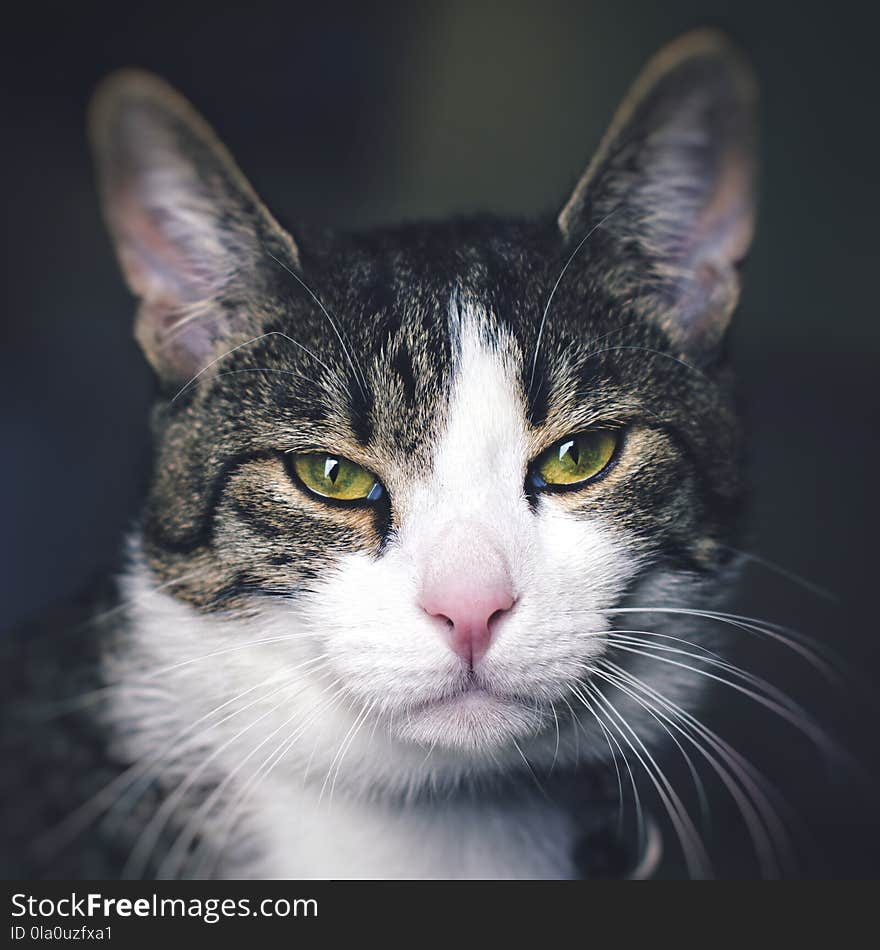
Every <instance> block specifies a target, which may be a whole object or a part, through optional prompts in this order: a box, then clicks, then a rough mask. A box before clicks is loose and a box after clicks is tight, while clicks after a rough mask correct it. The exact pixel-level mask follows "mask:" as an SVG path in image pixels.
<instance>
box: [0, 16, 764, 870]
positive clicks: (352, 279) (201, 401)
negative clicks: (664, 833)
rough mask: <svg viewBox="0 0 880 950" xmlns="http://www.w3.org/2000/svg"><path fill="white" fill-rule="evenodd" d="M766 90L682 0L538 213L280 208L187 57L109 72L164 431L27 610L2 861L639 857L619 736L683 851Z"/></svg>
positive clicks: (733, 440) (142, 321) (333, 862)
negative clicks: (143, 469)
mask: <svg viewBox="0 0 880 950" xmlns="http://www.w3.org/2000/svg"><path fill="white" fill-rule="evenodd" d="M755 103H756V87H755V82H754V79H753V77H752V74H751V71H750V68H749V66H748V65H747V64H746V62H745V61H744V59H743V57H742V55H741V54H740V53H739V51H738V50H737V49H736V48H735V47H733V46H732V44H731V43H730V42H729V41H728V40H727V39H726V38H724V37H723V36H721V35H719V34H717V33H715V32H714V31H708V30H700V31H696V32H694V33H690V34H687V35H685V36H684V37H682V38H680V39H678V40H676V41H675V42H673V43H672V44H671V45H669V46H668V47H666V48H665V49H664V50H662V51H661V52H660V53H659V54H658V55H657V56H656V57H655V58H654V59H653V60H652V61H651V62H650V63H649V65H648V66H647V67H646V69H645V71H644V72H643V74H642V75H641V77H640V78H639V79H638V81H637V82H636V84H635V85H634V87H633V89H632V91H631V92H630V93H629V95H628V97H627V98H626V99H625V101H624V103H623V105H622V106H621V107H620V109H619V111H618V112H617V114H616V117H615V118H614V120H613V122H612V124H611V127H610V130H609V131H608V133H607V134H606V136H605V137H604V139H603V140H602V142H601V143H600V145H599V148H598V151H597V153H596V155H595V157H594V158H593V159H592V161H591V162H590V164H589V166H588V168H587V170H586V172H585V173H584V175H583V177H582V178H581V179H580V181H579V182H578V183H577V185H576V187H575V189H574V191H573V194H572V195H571V197H570V198H569V199H568V201H567V202H566V203H565V204H564V206H563V208H562V210H561V212H559V213H558V215H553V216H549V215H548V216H547V217H546V218H541V219H539V220H534V221H509V220H499V219H495V218H492V217H489V216H482V217H477V218H474V219H461V220H454V221H451V222H445V223H426V224H408V225H403V226H399V227H392V228H386V229H381V230H376V231H372V232H368V233H356V234H338V233H327V232H324V231H320V230H312V229H307V228H303V229H293V231H292V233H288V232H287V231H286V230H284V229H283V228H282V227H281V226H280V225H279V224H278V223H277V221H276V220H275V219H274V218H273V216H272V215H271V214H270V212H269V211H268V210H267V208H266V207H265V206H264V205H263V204H262V202H261V201H260V199H259V198H258V197H257V195H256V193H255V192H254V191H253V189H252V188H251V186H250V185H249V184H248V182H247V181H246V180H245V178H244V177H243V175H242V173H241V172H240V171H239V170H238V168H237V167H236V165H235V164H234V162H233V160H232V158H231V156H230V154H229V153H228V152H227V151H226V149H225V148H224V147H223V145H221V144H220V142H219V141H218V140H217V138H216V137H215V134H214V133H213V131H212V130H211V129H210V128H209V126H208V125H207V124H206V122H205V121H204V120H203V119H202V118H201V117H200V116H199V115H197V114H196V113H195V111H194V110H193V108H192V107H191V106H190V105H189V104H188V103H187V102H186V101H185V100H184V99H183V98H182V97H181V96H180V95H179V94H178V93H176V92H175V91H173V90H172V89H171V88H170V87H169V86H167V85H166V84H165V83H164V82H163V81H162V80H160V79H158V78H156V77H154V76H152V75H149V74H146V73H142V72H138V71H124V72H121V73H118V74H114V75H113V76H111V77H109V78H108V79H106V80H105V81H104V83H103V84H102V86H101V87H100V88H99V90H98V92H97V93H96V95H95V98H94V101H93V104H92V107H91V112H90V134H91V141H92V144H93V148H94V153H95V157H96V163H97V169H98V180H99V185H100V193H101V199H102V203H103V208H104V212H105V216H106V220H107V224H108V227H109V231H110V233H111V235H112V238H113V241H114V244H115V248H116V251H117V254H118V258H119V262H120V265H121V268H122V272H123V274H124V277H125V279H126V281H127V283H128V286H129V287H130V289H131V291H132V292H133V294H134V296H135V297H136V298H137V300H138V312H137V319H136V324H135V334H136V337H137V339H138V341H139V343H140V345H141V347H142V349H143V352H144V354H145V356H146V358H147V360H148V361H149V363H150V364H151V365H152V367H153V369H154V370H155V373H156V378H157V380H158V398H157V402H156V405H155V408H154V411H153V415H152V429H153V434H154V449H155V458H154V468H153V474H152V480H151V483H150V487H149V491H148V494H147V497H146V500H145V504H144V507H143V512H142V516H141V518H140V520H139V523H138V526H137V529H136V530H135V531H134V532H133V533H132V535H131V537H130V538H129V539H128V544H127V548H126V554H125V565H124V568H123V569H122V571H121V573H120V575H119V577H118V579H117V580H116V581H115V582H114V583H113V584H112V585H110V588H109V593H108V594H107V595H106V597H99V598H97V599H92V600H88V601H87V602H86V603H85V606H84V607H83V610H84V612H85V613H86V614H87V615H89V616H91V618H92V619H91V620H89V621H88V622H87V623H85V624H78V623H75V622H74V621H73V619H71V618H72V615H69V614H66V615H65V616H64V618H63V620H64V624H65V626H66V627H68V628H70V629H72V630H74V631H75V632H73V633H68V634H65V635H60V636H59V635H55V634H52V635H51V638H50V636H49V635H43V636H41V635H40V634H39V632H33V631H32V632H31V633H30V634H28V635H27V636H26V637H25V638H24V639H23V640H21V641H17V643H18V645H17V647H16V649H17V650H18V651H19V654H18V655H17V656H16V660H15V664H14V667H15V674H14V676H13V677H11V678H12V679H13V680H14V683H12V684H11V685H10V686H9V688H8V689H7V697H6V699H7V701H9V702H12V703H13V705H14V704H15V703H18V704H24V705H28V706H31V707H34V706H39V705H40V702H41V701H44V706H45V703H48V704H49V707H51V709H52V710H53V712H52V713H51V714H50V715H46V716H44V717H42V718H40V717H39V716H38V717H36V721H32V722H29V724H28V725H27V726H20V725H19V726H15V727H13V729H12V730H11V731H12V732H13V733H14V734H15V735H14V737H13V738H14V740H15V741H17V742H18V745H19V747H21V746H22V745H24V746H26V751H23V752H21V753H20V754H19V753H16V755H17V756H18V757H17V758H16V761H18V762H19V765H18V767H17V768H16V769H14V770H13V769H11V770H9V771H8V773H7V775H6V776H5V779H4V781H5V783H6V785H7V788H6V790H5V796H6V797H7V800H12V801H14V803H15V805H14V811H9V812H8V814H9V815H10V816H12V817H10V818H9V820H5V821H4V824H5V826H6V829H5V831H6V834H7V837H10V838H11V839H12V840H13V844H12V845H10V850H8V851H7V855H8V857H7V859H6V860H7V869H8V870H9V872H10V873H17V874H41V875H49V876H56V877H60V876H72V877H115V876H135V877H138V876H148V877H177V876H190V877H208V876H216V877H252V878H562V879H564V878H573V877H578V876H601V875H618V876H631V877H640V876H647V875H648V874H650V872H651V869H652V867H653V866H655V865H656V859H657V853H658V847H659V842H658V840H657V836H656V831H655V830H651V829H650V828H649V830H648V831H647V832H646V833H645V834H644V835H643V836H641V838H640V839H639V842H640V845H641V847H642V848H643V850H644V852H645V853H644V854H642V855H641V856H640V855H639V854H630V853H628V852H627V850H626V847H625V846H624V844H623V843H622V842H619V841H616V840H615V839H614V836H613V835H612V834H610V832H609V831H608V829H609V828H610V827H611V826H612V825H613V820H612V819H611V818H609V815H613V813H614V808H613V807H611V808H609V800H612V804H615V802H614V801H613V800H614V799H615V798H616V795H617V793H618V788H617V787H616V785H615V784H614V780H613V779H612V778H611V776H613V775H614V773H615V771H616V772H617V777H618V779H620V775H621V772H622V773H623V778H622V779H620V780H621V781H622V782H625V781H626V780H627V770H629V769H631V770H632V771H634V772H642V773H643V775H642V777H641V778H640V779H639V781H642V780H643V779H644V777H647V779H648V781H649V783H650V784H651V785H652V786H654V787H655V788H656V789H657V794H658V797H659V799H660V800H661V801H663V802H664V803H665V804H666V805H667V807H668V808H669V809H670V814H671V815H672V820H673V824H674V825H675V828H676V831H677V833H678V834H679V836H680V838H681V841H682V848H683V850H684V852H685V857H686V859H687V862H688V866H689V869H690V871H691V873H693V874H694V875H696V876H701V875H704V874H708V873H709V869H708V865H709V860H708V856H707V855H706V854H705V852H704V849H703V846H702V843H701V842H700V839H699V835H698V834H697V833H696V830H695V828H694V827H693V824H692V823H691V820H690V818H689V817H688V816H687V814H686V813H685V811H684V809H683V808H680V807H679V806H680V802H679V801H678V798H677V796H676V793H675V790H674V789H672V788H669V787H666V785H665V783H664V780H663V777H662V775H660V773H659V772H658V770H657V769H656V767H654V766H653V759H652V754H651V751H650V750H651V748H652V746H653V745H654V744H656V743H658V742H663V741H665V742H669V741H670V736H673V739H674V735H673V733H672V732H670V729H669V728H667V726H666V725H664V723H665V722H669V721H673V722H675V723H677V724H678V726H679V727H681V728H683V729H684V730H685V731H691V733H692V736H696V737H697V738H698V737H699V734H698V733H697V732H696V731H694V730H693V729H691V728H690V727H689V725H688V721H687V716H688V715H689V714H690V711H692V710H695V709H697V708H698V707H699V704H700V703H701V701H702V697H703V696H704V693H705V689H706V685H707V683H708V681H709V677H707V676H703V675H699V670H698V669H695V668H685V665H684V664H676V663H675V662H674V661H670V656H669V654H666V655H665V656H664V654H663V653H662V652H660V650H661V648H662V646H663V644H664V643H665V644H666V645H667V647H670V645H672V646H673V647H674V646H675V645H676V644H678V645H681V644H683V643H684V644H691V646H685V649H688V650H691V651H700V650H702V649H703V648H704V646H705V645H706V644H708V643H709V642H710V638H714V637H715V636H716V633H717V631H716V630H715V628H721V627H722V626H723V625H722V624H721V623H712V622H707V621H706V619H705V618H703V617H700V616H699V615H698V613H697V612H698V611H699V610H701V609H708V608H710V607H713V606H715V605H717V604H718V603H719V602H720V601H721V599H722V598H723V597H724V596H725V594H726V593H727V592H728V591H729V590H730V588H731V586H732V584H733V583H734V581H735V578H736V574H737V566H738V565H737V557H736V555H735V549H734V548H733V542H735V541H736V538H737V533H738V528H739V524H740V520H741V518H740V515H741V511H742V508H743V497H744V478H743V465H742V455H743V438H742V433H741V425H740V422H739V420H738V417H737V412H736V405H735V394H734V384H733V376H732V372H731V369H730V367H729V360H728V356H727V347H726V345H725V341H726V338H727V337H726V331H727V329H728V325H729V323H730V319H731V315H732V313H733V311H734V309H735V306H736V304H737V299H738V294H739V269H740V265H741V263H742V261H743V259H744V257H745V255H746V252H747V249H748V247H749V243H750V240H751V237H752V232H753V227H754V215H755V179H756V158H755V154H756V105H755ZM713 617H715V619H719V620H720V619H721V618H720V615H713ZM710 628H711V629H710ZM661 638H665V639H661ZM713 642H714V641H713ZM26 654H27V656H25V655H26ZM699 655H701V656H704V657H708V656H710V655H709V654H705V653H699ZM708 662H711V660H709V661H708ZM11 665H12V664H7V668H11ZM691 666H693V664H691ZM49 707H46V708H49ZM15 708H18V707H15ZM41 708H42V707H41ZM7 721H10V720H7ZM667 733H668V735H667ZM621 762H625V764H626V768H625V769H624V768H623V767H622V766H621V765H620V763H621ZM632 771H631V772H630V775H632ZM609 784H610V787H611V792H610V793H609Z"/></svg>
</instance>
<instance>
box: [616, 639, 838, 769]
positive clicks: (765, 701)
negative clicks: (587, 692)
mask: <svg viewBox="0 0 880 950" xmlns="http://www.w3.org/2000/svg"><path fill="white" fill-rule="evenodd" d="M616 649H618V650H623V651H624V652H627V653H634V654H637V655H639V656H646V657H650V658H651V659H653V660H655V661H656V662H658V663H668V664H670V665H671V666H676V667H679V668H680V669H684V670H687V671H688V672H690V673H696V674H697V675H698V676H705V677H707V678H708V679H711V680H714V681H715V682H717V683H721V684H723V685H724V686H728V687H729V688H730V689H733V690H736V692H738V693H742V694H743V695H745V696H748V697H749V698H750V699H753V700H754V701H755V702H756V703H758V704H760V705H761V706H765V707H766V708H767V709H769V710H771V711H772V712H774V713H776V715H778V716H780V717H781V718H782V719H785V720H786V721H787V722H789V723H791V725H793V726H795V727H796V728H797V729H798V730H799V731H800V732H802V733H803V734H804V735H806V736H807V737H808V738H809V739H811V740H812V741H813V742H814V743H815V744H816V746H817V747H818V748H819V750H820V751H821V752H822V753H823V754H824V755H826V756H827V757H828V758H829V759H830V760H832V761H834V760H835V759H836V758H837V757H838V752H837V749H836V748H835V746H834V744H833V743H832V741H831V739H830V738H829V737H828V736H827V735H826V733H825V732H824V731H823V730H822V729H821V727H820V726H818V725H816V724H814V723H813V722H812V721H811V720H810V719H809V718H804V717H803V716H800V715H796V714H794V713H792V712H791V711H790V710H789V709H788V708H787V707H786V706H784V705H781V704H780V703H778V702H776V701H775V700H773V699H770V698H769V697H767V696H764V695H763V694H761V693H757V692H755V691H754V690H752V689H749V688H748V687H746V686H742V685H741V684H739V683H736V682H734V681H732V680H729V679H725V678H724V677H723V676H718V675H717V674H715V673H710V672H709V671H708V670H701V669H699V668H698V667H696V666H691V665H690V664H688V663H682V662H680V661H678V660H673V659H670V658H669V657H665V656H657V654H656V653H649V652H646V651H645V650H644V649H639V648H636V647H630V646H623V645H622V644H618V645H617V647H616Z"/></svg>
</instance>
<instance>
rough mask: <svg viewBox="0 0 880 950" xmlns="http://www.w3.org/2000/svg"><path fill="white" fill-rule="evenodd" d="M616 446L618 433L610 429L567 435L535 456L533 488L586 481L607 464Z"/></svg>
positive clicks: (569, 484) (568, 484)
mask: <svg viewBox="0 0 880 950" xmlns="http://www.w3.org/2000/svg"><path fill="white" fill-rule="evenodd" d="M616 447H617V433H616V432H613V431H612V430H610V429H594V430H592V431H588V432H581V433H580V434H579V435H571V436H568V437H567V438H565V439H562V440H561V441H559V442H557V443H556V445H554V446H553V447H552V448H550V449H547V451H546V452H544V453H543V454H542V455H539V456H538V458H537V459H536V461H535V464H534V465H533V466H532V473H531V480H532V482H533V483H534V485H535V487H536V488H545V487H547V486H548V485H549V486H561V487H566V486H572V485H578V484H580V483H581V482H586V481H588V480H589V479H591V478H593V477H594V476H595V475H598V474H599V472H601V471H602V470H603V469H604V468H605V467H606V466H607V465H608V463H609V462H610V461H611V456H612V455H614V449H615V448H616Z"/></svg>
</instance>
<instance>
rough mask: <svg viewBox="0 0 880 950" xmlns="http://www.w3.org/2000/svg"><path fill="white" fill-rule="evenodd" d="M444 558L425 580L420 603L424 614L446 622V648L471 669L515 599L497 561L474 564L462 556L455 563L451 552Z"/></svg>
mask: <svg viewBox="0 0 880 950" xmlns="http://www.w3.org/2000/svg"><path fill="white" fill-rule="evenodd" d="M487 553H488V552H487ZM447 557H449V560H448V561H447V562H446V566H445V567H442V566H441V567H439V569H438V568H437V567H436V566H435V569H434V570H432V571H431V572H430V574H429V575H428V576H427V577H426V578H425V582H424V585H423V587H422V591H421V595H420V597H419V603H420V605H421V607H422V610H424V611H425V613H427V614H430V616H432V617H438V618H440V619H441V620H444V621H446V625H447V628H448V629H447V637H448V640H449V646H450V647H451V648H452V649H453V650H454V651H455V653H457V654H458V655H459V656H460V657H461V658H462V659H463V660H465V661H466V662H467V663H468V664H469V665H470V666H471V668H473V667H474V666H475V665H476V664H477V663H478V662H479V660H480V659H482V657H483V656H484V655H485V654H486V651H487V650H488V649H489V646H490V645H491V643H492V638H493V636H494V634H495V633H496V631H497V627H498V621H499V620H500V618H501V617H502V615H503V614H505V613H506V612H507V611H508V610H510V608H511V607H512V606H513V604H514V601H515V597H514V595H513V589H512V585H511V581H510V577H509V575H508V572H507V569H506V568H505V566H504V565H503V563H502V562H501V561H500V560H499V559H497V558H495V557H492V556H487V557H486V558H485V559H484V558H480V559H479V561H477V562H475V561H474V559H471V558H468V557H466V556H465V557H464V558H461V559H459V560H457V561H455V560H453V559H452V558H453V557H454V555H451V552H447ZM444 560H446V559H445V558H444Z"/></svg>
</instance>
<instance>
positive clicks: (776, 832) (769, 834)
mask: <svg viewBox="0 0 880 950" xmlns="http://www.w3.org/2000/svg"><path fill="white" fill-rule="evenodd" d="M603 665H605V666H606V667H607V668H609V669H610V670H612V672H614V673H615V675H616V676H618V677H619V679H620V680H621V681H622V682H624V683H629V684H631V685H632V687H633V688H634V689H636V690H638V691H639V692H641V693H644V694H645V695H647V696H649V697H651V698H652V699H654V701H655V702H657V703H659V704H660V705H661V706H662V707H664V708H665V709H667V710H668V711H669V712H670V714H671V715H672V716H674V717H675V718H676V719H677V720H680V721H681V723H683V725H684V726H688V727H690V728H691V729H693V730H694V731H695V732H697V734H698V735H700V736H701V737H702V738H703V739H705V741H706V742H708V743H709V744H710V745H711V746H712V748H713V749H714V750H715V751H716V752H717V753H718V755H719V756H721V758H722V760H723V761H724V763H725V764H726V765H727V766H728V767H729V770H730V771H728V770H727V769H725V768H724V766H722V765H721V764H720V763H718V762H717V761H714V757H712V756H711V755H710V754H709V753H708V752H707V751H706V749H705V748H704V747H702V746H701V744H700V743H698V742H697V741H696V739H695V738H694V737H693V735H691V734H690V733H688V731H687V729H685V728H683V727H682V726H680V725H675V724H674V723H670V724H671V725H673V726H674V728H676V729H677V730H679V731H681V732H682V734H683V735H685V736H686V738H687V739H688V741H690V742H691V743H692V744H693V745H694V747H695V748H696V749H698V750H699V752H700V753H701V755H703V757H704V758H705V759H706V761H707V762H709V764H710V765H711V766H712V768H713V770H714V771H715V772H716V774H717V775H718V776H719V778H721V780H722V782H723V783H724V785H725V787H726V788H727V789H728V791H729V792H730V794H731V795H732V796H733V798H734V801H735V802H736V804H737V807H738V808H739V809H740V813H741V814H742V815H743V819H744V821H745V822H746V825H747V827H748V828H749V831H750V835H751V836H752V841H753V844H754V845H755V850H756V854H757V856H758V860H759V862H760V863H761V867H762V872H763V873H764V874H765V876H768V877H776V876H778V873H779V860H781V861H782V862H783V863H784V864H785V865H786V866H787V867H789V868H793V867H794V866H795V864H796V862H795V860H794V857H793V852H792V849H791V844H790V840H789V836H788V832H787V830H786V828H785V825H784V824H783V822H782V819H781V817H780V815H779V813H778V812H777V811H776V809H775V808H774V807H773V805H772V804H771V802H770V796H771V795H772V796H773V797H779V796H778V793H777V792H776V790H775V789H774V788H773V786H772V785H771V784H770V783H769V782H768V780H767V779H766V778H765V777H764V776H763V775H762V774H761V773H760V772H759V771H758V770H757V769H756V768H755V767H754V765H752V763H751V762H749V761H748V759H746V758H745V757H744V756H742V755H741V754H740V753H739V752H737V750H736V749H734V748H733V747H732V746H730V744H729V743H727V742H725V741H724V740H723V739H721V738H720V736H718V735H717V734H716V733H715V732H713V731H712V730H711V729H709V728H708V727H707V726H704V725H703V724H702V723H701V722H700V721H699V720H697V719H696V718H695V717H694V716H692V715H691V714H690V713H688V712H687V711H686V710H684V709H682V708H681V707H680V706H679V705H677V704H676V703H674V702H673V701H672V700H670V699H668V698H667V697H665V696H663V695H662V694H661V693H659V692H658V691H657V690H656V689H653V688H652V687H650V686H649V685H648V684H647V683H645V681H644V680H641V679H639V678H638V677H637V676H634V675H633V674H631V673H629V672H628V671H627V670H624V669H623V668H622V667H620V666H618V665H617V664H615V663H611V662H610V661H603ZM616 685H618V688H621V687H620V685H619V684H616ZM633 699H634V700H635V701H637V702H639V701H640V700H638V699H637V698H636V697H633ZM655 710H656V707H655ZM658 714H659V715H662V714H661V713H658ZM664 718H665V717H664ZM731 772H732V774H731ZM734 777H735V778H734ZM735 779H736V780H738V781H739V782H740V784H741V789H740V788H739V787H737V786H736V782H735ZM741 794H744V795H745V796H746V798H747V802H746V805H747V807H748V809H749V814H747V813H746V812H745V811H744V810H743V808H744V803H743V802H742V801H741V798H740V796H741ZM755 823H757V827H755ZM756 835H757V836H758V837H756ZM777 853H778V854H779V856H780V858H779V860H777V857H776V855H777Z"/></svg>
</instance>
